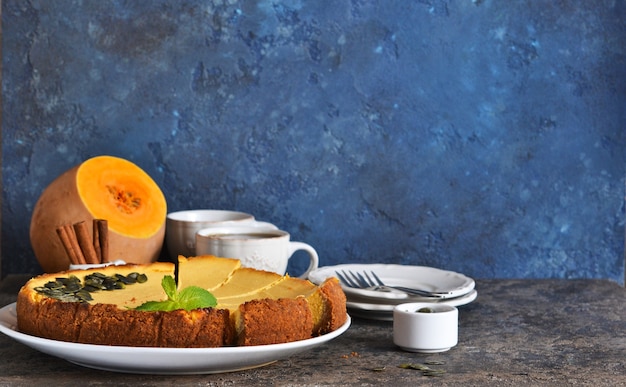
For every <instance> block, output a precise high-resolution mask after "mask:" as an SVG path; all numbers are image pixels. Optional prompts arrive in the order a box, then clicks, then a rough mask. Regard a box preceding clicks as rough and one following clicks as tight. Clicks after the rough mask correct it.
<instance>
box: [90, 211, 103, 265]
mask: <svg viewBox="0 0 626 387" xmlns="http://www.w3.org/2000/svg"><path fill="white" fill-rule="evenodd" d="M98 223H99V220H98V219H94V220H93V222H92V224H93V226H92V228H91V229H92V230H93V249H94V250H95V251H96V257H97V258H98V262H99V263H102V262H104V261H103V260H102V248H101V247H100V235H99V231H98Z"/></svg>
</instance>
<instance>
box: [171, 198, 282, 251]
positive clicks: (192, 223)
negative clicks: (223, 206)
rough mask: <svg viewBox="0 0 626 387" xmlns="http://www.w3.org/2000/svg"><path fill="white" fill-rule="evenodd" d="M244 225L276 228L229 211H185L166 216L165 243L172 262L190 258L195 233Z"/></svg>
mask: <svg viewBox="0 0 626 387" xmlns="http://www.w3.org/2000/svg"><path fill="white" fill-rule="evenodd" d="M234 225H246V226H254V227H264V228H276V226H274V225H273V224H271V223H267V222H260V221H257V220H255V219H254V216H252V215H250V214H248V213H245V212H240V211H229V210H187V211H177V212H171V213H169V214H167V218H166V226H165V243H166V245H167V251H168V253H169V255H170V257H171V258H172V259H173V260H176V258H177V257H178V256H179V255H183V256H185V257H192V256H195V255H197V254H196V233H197V232H198V231H200V230H201V229H203V228H208V227H223V226H234Z"/></svg>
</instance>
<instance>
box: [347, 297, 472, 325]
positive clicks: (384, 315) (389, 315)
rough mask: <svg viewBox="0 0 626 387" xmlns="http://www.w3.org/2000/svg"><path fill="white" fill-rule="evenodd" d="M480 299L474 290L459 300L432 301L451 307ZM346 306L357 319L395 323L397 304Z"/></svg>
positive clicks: (348, 304) (349, 302) (350, 304)
mask: <svg viewBox="0 0 626 387" xmlns="http://www.w3.org/2000/svg"><path fill="white" fill-rule="evenodd" d="M477 297H478V292H477V291H476V290H472V291H471V292H469V293H468V294H466V295H463V296H461V297H457V298H451V299H445V300H441V301H431V302H432V303H434V304H446V305H450V306H462V305H467V304H469V303H470V302H472V301H474V300H475V299H476V298H477ZM431 300H432V299H431ZM346 306H347V307H348V309H349V310H350V314H351V315H353V316H357V317H362V318H367V319H370V320H382V321H393V308H395V307H396V304H384V303H380V304H378V303H376V304H372V303H367V302H352V301H348V302H347V303H346Z"/></svg>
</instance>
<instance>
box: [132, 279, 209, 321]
mask: <svg viewBox="0 0 626 387" xmlns="http://www.w3.org/2000/svg"><path fill="white" fill-rule="evenodd" d="M161 286H162V287H163V290H164V291H165V294H166V295H167V300H164V301H148V302H145V303H143V304H141V305H139V306H138V307H136V308H135V310H141V311H146V312H156V311H162V312H169V311H171V310H177V309H185V310H193V309H198V308H210V307H213V306H216V305H217V299H216V298H215V296H213V294H211V292H209V291H208V290H205V289H202V288H201V287H198V286H189V287H186V288H184V289H182V290H181V291H176V281H174V278H173V277H172V276H171V275H168V276H165V277H163V280H162V281H161Z"/></svg>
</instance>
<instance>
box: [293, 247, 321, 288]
mask: <svg viewBox="0 0 626 387" xmlns="http://www.w3.org/2000/svg"><path fill="white" fill-rule="evenodd" d="M289 249H290V250H289V259H291V257H292V256H293V253H295V252H296V251H298V250H304V251H306V252H307V253H308V254H309V259H310V260H309V268H308V269H306V271H305V272H304V274H302V275H300V276H298V278H302V279H306V278H307V277H308V276H309V273H310V272H311V271H312V270H315V269H317V266H318V265H319V257H318V256H317V251H315V249H314V248H313V247H311V246H310V245H307V244H306V243H303V242H289Z"/></svg>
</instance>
